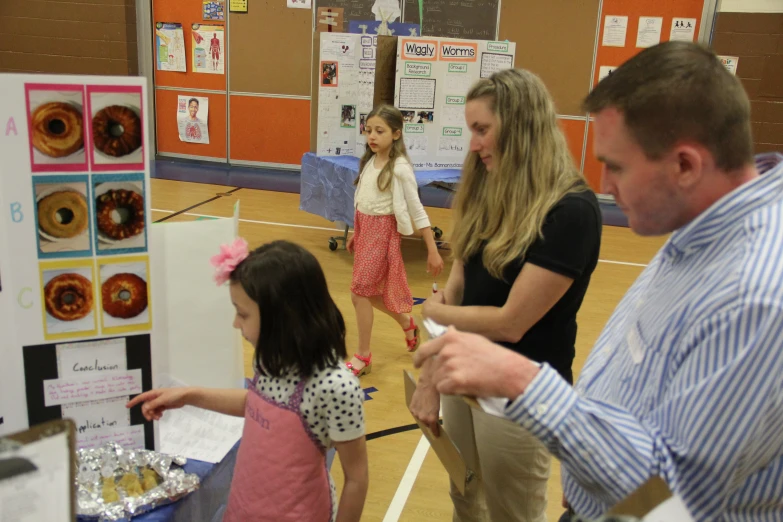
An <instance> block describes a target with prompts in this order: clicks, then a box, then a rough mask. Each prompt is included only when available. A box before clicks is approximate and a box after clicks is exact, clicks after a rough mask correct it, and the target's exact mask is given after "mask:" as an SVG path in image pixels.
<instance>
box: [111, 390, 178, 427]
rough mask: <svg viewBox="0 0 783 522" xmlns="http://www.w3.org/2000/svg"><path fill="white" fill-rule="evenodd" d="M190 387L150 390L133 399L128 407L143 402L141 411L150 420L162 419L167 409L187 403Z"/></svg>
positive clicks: (173, 408)
mask: <svg viewBox="0 0 783 522" xmlns="http://www.w3.org/2000/svg"><path fill="white" fill-rule="evenodd" d="M189 391H190V388H160V389H157V390H150V391H148V392H144V393H142V394H141V395H137V396H136V397H134V398H133V399H131V400H130V401H129V402H128V404H126V405H125V407H126V408H133V407H134V406H136V405H137V404H141V413H142V414H143V415H144V418H145V419H147V420H148V421H152V420H160V418H161V417H162V416H163V412H164V411H166V410H175V409H177V408H182V407H183V406H185V405H186V404H187V395H188V393H189Z"/></svg>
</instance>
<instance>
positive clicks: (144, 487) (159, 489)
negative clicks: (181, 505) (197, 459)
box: [76, 442, 199, 522]
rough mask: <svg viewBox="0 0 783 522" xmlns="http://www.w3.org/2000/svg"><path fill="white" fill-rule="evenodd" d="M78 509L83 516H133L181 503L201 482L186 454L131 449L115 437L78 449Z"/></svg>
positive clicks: (105, 518) (80, 515) (120, 518)
mask: <svg viewBox="0 0 783 522" xmlns="http://www.w3.org/2000/svg"><path fill="white" fill-rule="evenodd" d="M76 458H77V466H78V473H77V476H76V485H77V488H78V489H77V496H76V506H77V507H76V514H77V515H78V516H79V518H80V519H95V520H100V521H101V522H103V521H115V520H123V519H130V518H132V517H135V516H138V515H140V514H142V513H146V512H147V511H150V510H152V509H155V508H157V507H160V506H163V505H166V504H170V503H172V502H176V501H177V500H179V499H180V498H182V497H184V496H185V495H187V494H188V493H190V492H192V491H195V490H196V489H197V488H198V486H199V479H198V476H197V475H195V474H192V473H191V474H188V473H185V471H184V470H183V469H182V468H181V466H184V465H185V462H187V461H186V459H184V458H183V457H172V456H169V455H163V454H161V453H157V452H154V451H149V450H128V449H124V448H123V447H122V446H120V445H119V444H115V443H113V442H110V443H108V444H106V445H105V446H103V447H101V448H97V449H82V450H79V451H78V452H77V455H76Z"/></svg>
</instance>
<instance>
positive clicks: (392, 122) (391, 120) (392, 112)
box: [353, 105, 410, 192]
mask: <svg viewBox="0 0 783 522" xmlns="http://www.w3.org/2000/svg"><path fill="white" fill-rule="evenodd" d="M376 116H377V117H378V118H380V119H382V120H383V121H385V122H386V125H388V126H389V128H390V129H391V132H392V134H394V133H395V132H397V131H400V132H402V113H401V112H400V110H399V109H397V107H392V106H391V105H378V106H377V107H375V108H374V109H373V110H372V111H370V114H368V115H367V119H366V120H364V121H365V122H366V126H369V124H370V118H374V117H376ZM374 155H375V153H374V152H373V151H372V149H371V148H370V145H369V144H367V147H366V148H365V150H364V155H363V156H362V159H361V160H360V161H359V175H358V176H357V177H356V179H355V180H354V181H353V184H354V185H358V184H359V180H360V179H361V177H362V172H363V171H364V167H365V165H367V162H368V161H370V159H371V158H372V157H373V156H374ZM398 158H404V159H405V161H407V162H408V163H410V158H408V151H407V150H405V141H403V139H402V136H400V138H399V139H397V140H394V141H392V146H391V150H390V151H389V161H388V162H386V165H384V166H383V169H381V173H380V174H379V175H378V190H380V191H381V192H384V191H386V190H389V187H390V186H391V182H392V177H393V176H394V164H395V162H396V161H397V159H398Z"/></svg>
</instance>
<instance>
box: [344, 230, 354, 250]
mask: <svg viewBox="0 0 783 522" xmlns="http://www.w3.org/2000/svg"><path fill="white" fill-rule="evenodd" d="M355 237H356V234H354V235H352V236H351V237H350V238H349V239H348V242H347V243H346V244H345V248H347V249H348V252H350V253H351V254H353V238H355Z"/></svg>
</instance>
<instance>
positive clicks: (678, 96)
mask: <svg viewBox="0 0 783 522" xmlns="http://www.w3.org/2000/svg"><path fill="white" fill-rule="evenodd" d="M583 107H584V110H585V111H586V112H590V113H597V112H600V111H602V110H604V109H607V108H610V107H614V108H616V109H617V110H619V111H620V112H621V113H622V114H623V116H624V118H625V125H626V126H627V127H628V129H629V130H630V131H631V133H632V135H633V136H634V138H635V139H636V141H637V142H638V143H639V145H640V146H641V147H642V149H643V150H644V152H645V154H646V155H647V157H648V158H650V159H653V160H654V159H659V158H660V157H661V156H663V154H664V153H666V152H667V151H669V150H671V148H672V147H673V146H675V145H676V144H677V143H680V142H684V141H692V142H696V143H699V144H701V145H703V146H704V147H706V148H707V149H708V150H709V151H710V153H711V154H712V156H713V158H714V160H715V163H716V166H717V167H718V168H720V169H722V170H725V171H730V170H735V169H738V168H740V167H743V166H745V165H747V164H749V163H752V162H753V138H752V134H751V127H750V101H749V100H748V96H747V94H746V93H745V90H744V88H743V87H742V84H741V83H740V81H739V80H738V79H737V78H736V77H735V76H733V75H732V74H731V73H729V71H728V70H726V68H725V67H724V66H723V64H722V63H721V62H720V60H719V59H718V57H717V56H716V55H715V54H714V53H713V52H712V51H709V50H707V49H705V48H703V47H701V46H700V45H696V44H693V43H690V42H664V43H662V44H659V45H656V46H654V47H650V48H648V49H645V50H644V51H642V52H641V53H639V54H637V55H636V56H634V57H633V58H631V59H630V60H628V61H627V62H626V63H624V64H623V65H622V66H621V67H619V68H618V69H616V70H615V71H614V72H613V73H612V74H611V75H610V76H609V77H607V78H605V79H604V80H602V81H601V82H600V83H599V84H598V85H597V86H596V87H595V89H594V90H593V91H592V92H591V93H590V94H589V95H588V96H587V98H586V99H585V101H584V104H583Z"/></svg>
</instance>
